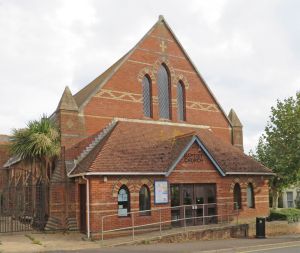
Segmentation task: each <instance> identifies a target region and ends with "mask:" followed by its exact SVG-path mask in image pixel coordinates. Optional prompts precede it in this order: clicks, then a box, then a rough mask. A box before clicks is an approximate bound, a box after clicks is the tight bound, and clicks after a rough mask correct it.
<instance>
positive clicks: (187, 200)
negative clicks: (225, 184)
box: [171, 184, 217, 226]
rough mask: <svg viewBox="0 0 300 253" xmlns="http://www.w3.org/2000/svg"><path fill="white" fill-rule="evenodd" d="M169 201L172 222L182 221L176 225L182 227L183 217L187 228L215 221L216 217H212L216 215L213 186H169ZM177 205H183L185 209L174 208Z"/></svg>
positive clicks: (214, 187)
mask: <svg viewBox="0 0 300 253" xmlns="http://www.w3.org/2000/svg"><path fill="white" fill-rule="evenodd" d="M178 198H179V199H178ZM171 200H172V201H171V206H172V212H171V213H172V220H173V218H175V219H176V218H177V219H178V218H179V217H180V220H181V221H182V222H180V223H179V222H177V223H176V225H181V226H183V225H184V220H183V219H184V217H185V220H186V221H185V224H186V225H187V226H192V225H201V224H209V223H215V222H216V221H217V219H216V217H213V216H214V215H216V214H217V208H216V204H215V203H216V186H215V184H179V185H171ZM175 200H176V201H175ZM179 205H180V206H182V205H185V207H184V208H174V207H175V206H179ZM210 216H211V217H210ZM173 225H175V223H173Z"/></svg>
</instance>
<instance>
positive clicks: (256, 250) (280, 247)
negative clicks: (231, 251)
mask: <svg viewBox="0 0 300 253" xmlns="http://www.w3.org/2000/svg"><path fill="white" fill-rule="evenodd" d="M289 243H291V242H289ZM289 243H288V244H289ZM278 244H283V243H278ZM263 246H264V245H261V247H263ZM278 246H279V245H278ZM278 246H275V247H269V248H262V249H255V250H248V251H239V253H250V252H259V251H265V250H273V249H284V248H291V247H295V246H300V243H297V244H290V245H282V246H279V247H278ZM257 247H259V246H257Z"/></svg>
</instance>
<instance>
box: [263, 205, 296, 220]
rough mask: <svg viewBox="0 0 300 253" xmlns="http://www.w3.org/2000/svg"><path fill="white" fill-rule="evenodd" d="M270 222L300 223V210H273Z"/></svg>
mask: <svg viewBox="0 0 300 253" xmlns="http://www.w3.org/2000/svg"><path fill="white" fill-rule="evenodd" d="M269 220H270V221H273V220H286V221H288V222H298V221H300V210H299V209H296V208H279V209H272V210H271V213H270V216H269Z"/></svg>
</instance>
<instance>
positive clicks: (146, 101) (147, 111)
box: [142, 76, 152, 118]
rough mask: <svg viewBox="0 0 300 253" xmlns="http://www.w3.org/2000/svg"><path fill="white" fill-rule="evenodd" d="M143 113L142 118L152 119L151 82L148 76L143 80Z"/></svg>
mask: <svg viewBox="0 0 300 253" xmlns="http://www.w3.org/2000/svg"><path fill="white" fill-rule="evenodd" d="M142 85H143V111H144V116H146V117H149V118H150V117H152V94H151V90H152V88H151V80H150V78H149V76H144V78H143V82H142Z"/></svg>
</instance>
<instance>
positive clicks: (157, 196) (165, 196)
mask: <svg viewBox="0 0 300 253" xmlns="http://www.w3.org/2000/svg"><path fill="white" fill-rule="evenodd" d="M154 202H155V204H167V203H169V184H168V181H166V180H156V181H155V182H154Z"/></svg>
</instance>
